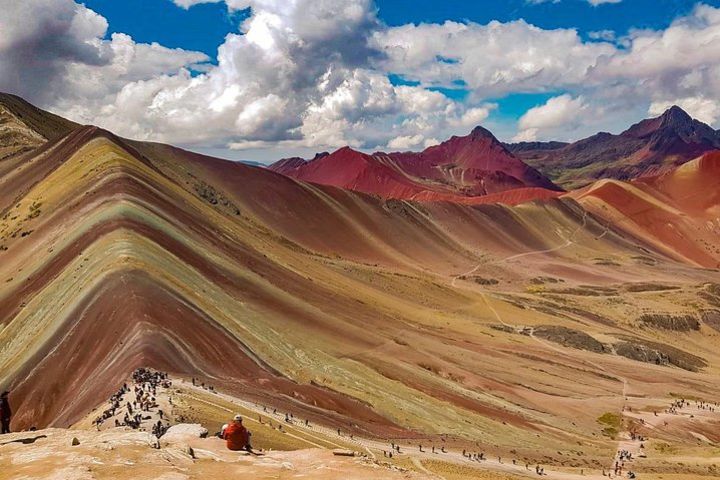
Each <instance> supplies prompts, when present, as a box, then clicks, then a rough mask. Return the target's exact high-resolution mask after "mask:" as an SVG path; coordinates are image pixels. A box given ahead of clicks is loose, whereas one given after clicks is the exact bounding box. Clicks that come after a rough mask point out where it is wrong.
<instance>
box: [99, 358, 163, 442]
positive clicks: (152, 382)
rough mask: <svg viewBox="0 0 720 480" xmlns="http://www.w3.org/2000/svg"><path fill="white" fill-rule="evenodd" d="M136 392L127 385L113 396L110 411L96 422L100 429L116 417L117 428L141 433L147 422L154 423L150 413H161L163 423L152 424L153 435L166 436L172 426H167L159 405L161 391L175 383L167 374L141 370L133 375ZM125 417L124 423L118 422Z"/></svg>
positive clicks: (103, 413)
mask: <svg viewBox="0 0 720 480" xmlns="http://www.w3.org/2000/svg"><path fill="white" fill-rule="evenodd" d="M132 380H133V385H132V388H131V387H130V386H128V384H127V383H124V384H123V385H122V387H120V389H119V390H118V391H117V392H115V393H113V394H112V395H111V396H110V399H109V403H110V407H109V408H107V409H105V410H103V412H102V414H101V415H100V416H98V417H97V418H96V419H95V420H94V422H93V423H94V424H95V426H96V427H97V428H98V429H99V428H100V426H101V425H102V424H104V423H105V422H106V421H107V420H109V419H111V418H113V417H115V419H114V426H115V427H130V428H133V429H136V430H137V429H140V428H141V426H142V423H143V421H145V420H150V419H151V418H152V416H151V415H150V413H157V415H158V417H159V419H158V420H157V422H155V423H153V424H152V427H151V431H152V433H153V435H155V436H156V437H158V438H159V437H161V436H163V435H164V434H165V432H166V431H167V429H168V428H169V426H170V424H169V422H167V417H166V415H165V412H163V411H162V409H160V406H159V405H158V403H157V389H158V388H160V387H162V388H170V387H171V386H172V382H171V381H170V380H169V379H168V375H167V373H164V372H158V371H154V370H150V369H146V368H138V369H137V370H135V371H134V372H133V374H132ZM119 413H123V417H122V420H121V419H119V418H117V416H118V414H119Z"/></svg>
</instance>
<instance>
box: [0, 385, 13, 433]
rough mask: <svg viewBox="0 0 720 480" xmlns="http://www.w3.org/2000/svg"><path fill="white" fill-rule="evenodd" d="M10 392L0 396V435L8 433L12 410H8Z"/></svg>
mask: <svg viewBox="0 0 720 480" xmlns="http://www.w3.org/2000/svg"><path fill="white" fill-rule="evenodd" d="M8 395H10V392H8V391H5V392H3V393H2V395H0V434H2V433H10V417H12V410H11V409H10V401H9V400H8Z"/></svg>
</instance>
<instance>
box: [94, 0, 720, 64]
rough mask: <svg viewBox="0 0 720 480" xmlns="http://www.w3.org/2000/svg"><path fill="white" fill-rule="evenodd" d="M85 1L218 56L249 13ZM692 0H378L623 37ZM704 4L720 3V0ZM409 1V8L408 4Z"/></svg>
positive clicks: (126, 26) (211, 6) (147, 34)
mask: <svg viewBox="0 0 720 480" xmlns="http://www.w3.org/2000/svg"><path fill="white" fill-rule="evenodd" d="M83 3H85V5H87V6H88V7H90V8H91V9H93V10H95V11H96V12H98V13H100V14H101V15H103V16H104V17H105V18H107V19H108V21H109V23H110V29H109V33H111V32H123V33H127V34H130V35H131V36H132V37H133V38H134V39H135V40H136V41H139V42H148V43H149V42H159V43H161V44H163V45H165V46H168V47H181V48H185V49H189V50H200V51H202V52H205V53H206V54H208V55H209V56H211V57H213V58H214V57H215V53H216V52H217V47H218V46H219V45H220V44H221V43H222V42H223V39H224V38H225V35H226V34H228V33H230V32H235V31H237V24H238V19H242V18H243V17H244V16H245V15H246V14H245V12H236V13H235V14H234V15H232V14H229V13H228V9H227V8H226V6H225V5H224V4H223V3H207V4H200V5H196V6H193V7H192V9H187V10H186V9H183V8H179V7H178V6H177V5H175V4H174V3H173V2H172V1H171V0H122V1H117V0H85V1H84V2H83ZM696 3H697V2H695V1H693V0H625V1H624V2H620V3H609V4H604V5H598V6H593V5H591V4H590V3H588V2H586V1H583V0H569V1H564V2H557V3H554V2H543V3H538V4H533V3H530V2H528V1H527V0H504V1H496V0H471V1H469V0H412V2H408V1H407V0H378V1H377V2H376V5H377V7H378V10H379V16H380V18H381V19H382V20H383V21H384V22H385V23H387V24H388V25H396V26H397V25H403V24H406V23H422V22H425V23H439V22H444V21H445V20H455V21H467V20H469V21H473V22H476V23H481V24H484V23H488V22H490V21H492V20H498V21H501V22H507V21H510V20H517V19H520V18H523V19H525V20H527V21H528V22H529V23H532V24H533V25H537V26H538V27H541V28H546V29H553V28H576V29H578V31H579V32H581V33H582V34H583V35H587V33H588V32H595V31H601V30H612V31H614V32H616V33H617V34H618V35H624V34H626V33H627V32H628V30H630V29H633V28H641V29H642V28H654V29H657V28H664V27H666V26H667V25H669V24H670V22H671V21H672V20H674V19H675V18H677V17H679V16H682V15H685V14H687V13H688V12H690V11H691V10H692V8H693V7H694V6H695V4H696ZM704 3H707V4H708V5H714V6H719V5H720V1H717V0H709V1H706V2H704ZM410 4H411V6H409V5H410Z"/></svg>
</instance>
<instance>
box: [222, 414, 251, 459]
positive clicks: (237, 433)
mask: <svg viewBox="0 0 720 480" xmlns="http://www.w3.org/2000/svg"><path fill="white" fill-rule="evenodd" d="M222 436H223V439H224V440H225V442H226V444H227V448H228V450H233V451H238V450H246V451H248V452H251V453H252V447H251V446H250V432H249V431H248V430H247V428H245V426H244V425H243V424H242V417H241V416H240V415H235V418H233V421H232V423H230V425H228V426H227V428H225V429H224V430H223V432H222Z"/></svg>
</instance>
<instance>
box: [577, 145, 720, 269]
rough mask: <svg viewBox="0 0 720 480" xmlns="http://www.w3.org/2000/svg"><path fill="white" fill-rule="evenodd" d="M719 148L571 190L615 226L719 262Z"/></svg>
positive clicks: (711, 263)
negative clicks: (642, 174) (629, 177)
mask: <svg viewBox="0 0 720 480" xmlns="http://www.w3.org/2000/svg"><path fill="white" fill-rule="evenodd" d="M719 184H720V153H718V152H711V153H707V154H705V155H703V156H702V157H699V158H697V159H695V160H692V161H690V162H688V163H686V164H684V165H682V166H680V167H678V168H676V169H675V170H672V171H670V172H668V173H665V174H663V175H660V176H657V177H650V178H643V179H640V180H637V181H634V182H618V181H614V180H602V181H600V182H597V183H596V184H594V185H592V186H590V187H588V188H587V189H584V190H580V191H578V192H574V193H572V194H570V195H571V196H573V197H575V198H577V199H579V200H580V202H581V203H582V204H583V205H585V206H586V207H587V208H589V209H590V210H591V211H593V212H594V213H595V214H596V215H598V216H599V217H605V218H606V219H607V221H608V222H609V223H611V224H612V225H614V226H615V227H616V228H617V229H618V230H619V231H622V230H624V231H626V232H627V233H629V234H631V235H632V236H635V237H636V238H638V239H639V240H640V241H643V242H645V243H646V244H648V245H650V246H651V247H652V248H653V249H655V250H657V251H661V252H664V253H666V254H667V255H668V256H671V257H673V258H676V259H678V260H681V261H689V262H692V263H696V264H698V265H701V266H705V267H713V268H714V267H717V266H718V265H720V242H719V241H718V239H719V238H720V190H719V189H718V185H719Z"/></svg>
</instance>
